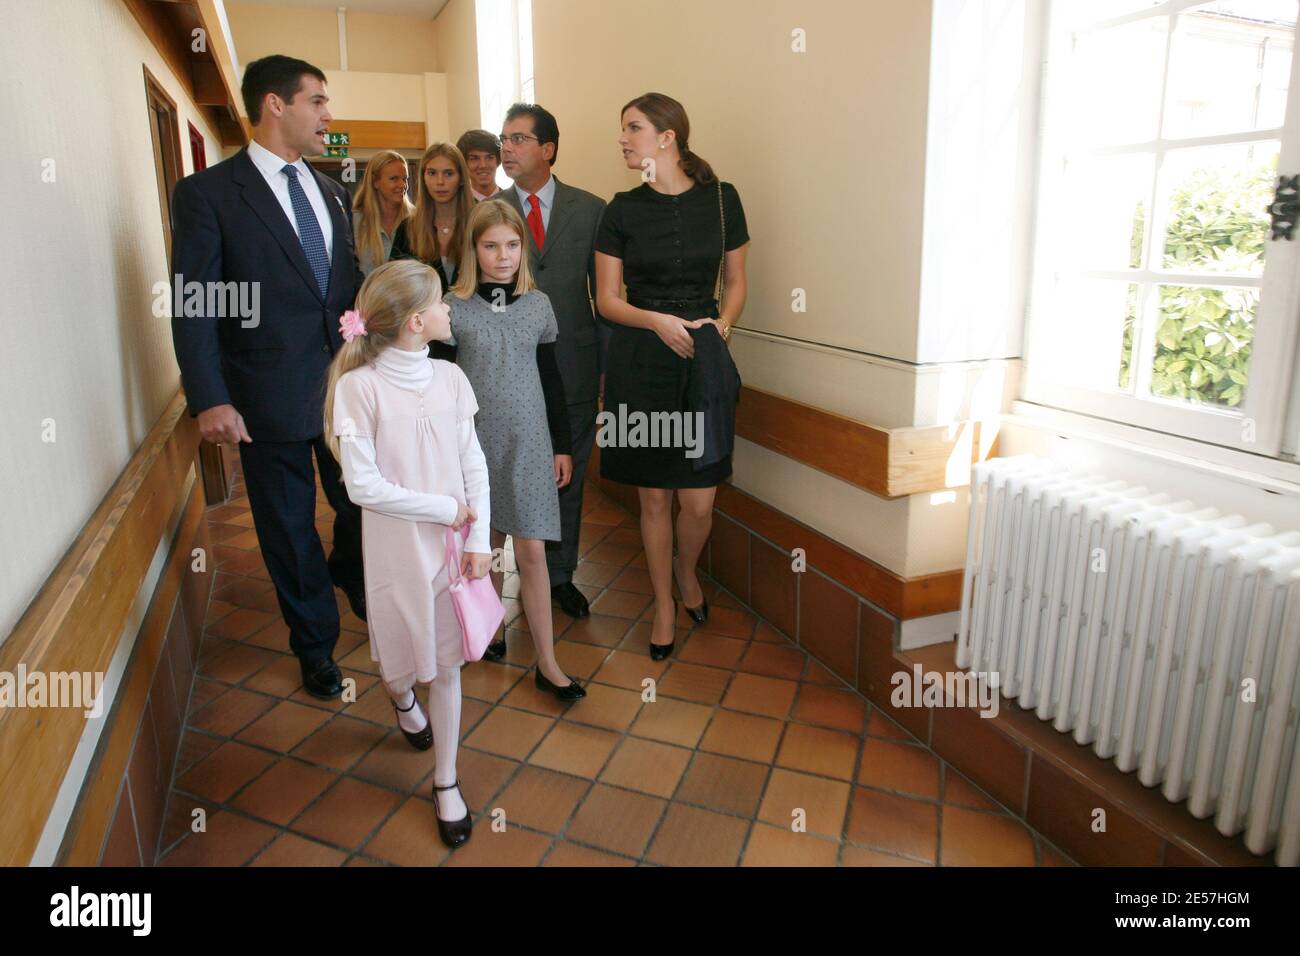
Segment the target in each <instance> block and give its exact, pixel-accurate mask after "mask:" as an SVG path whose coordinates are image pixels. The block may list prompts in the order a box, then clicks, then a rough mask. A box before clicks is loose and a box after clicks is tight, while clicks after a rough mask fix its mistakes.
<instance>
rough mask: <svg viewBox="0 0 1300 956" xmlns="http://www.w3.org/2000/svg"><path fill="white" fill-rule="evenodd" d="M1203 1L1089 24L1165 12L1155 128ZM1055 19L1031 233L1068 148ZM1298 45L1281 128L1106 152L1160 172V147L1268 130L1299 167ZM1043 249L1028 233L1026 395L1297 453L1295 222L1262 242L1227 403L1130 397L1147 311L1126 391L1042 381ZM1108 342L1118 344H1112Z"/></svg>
mask: <svg viewBox="0 0 1300 956" xmlns="http://www.w3.org/2000/svg"><path fill="white" fill-rule="evenodd" d="M1204 2H1205V0H1165V2H1163V3H1160V4H1159V5H1157V6H1153V7H1151V8H1149V9H1146V10H1142V11H1140V12H1138V13H1134V14H1128V15H1126V16H1121V17H1115V18H1112V19H1109V20H1106V21H1103V22H1102V23H1100V24H1095V25H1093V26H1094V28H1095V27H1111V26H1118V25H1121V24H1124V23H1127V22H1133V21H1137V20H1141V19H1147V18H1152V17H1161V16H1165V17H1170V24H1169V31H1168V35H1167V39H1166V49H1165V63H1166V68H1165V72H1164V78H1165V79H1164V81H1162V90H1161V98H1160V104H1161V105H1160V109H1161V124H1162V125H1161V126H1158V127H1157V130H1158V131H1160V132H1163V114H1164V109H1165V102H1166V96H1165V90H1164V89H1163V85H1164V83H1166V82H1167V80H1168V76H1169V69H1168V60H1169V45H1170V44H1171V43H1172V39H1173V37H1174V36H1175V31H1176V28H1177V20H1176V17H1177V15H1178V14H1179V13H1181V12H1183V11H1185V10H1187V9H1188V8H1191V7H1195V6H1198V5H1201V4H1203V3H1204ZM1063 19H1064V18H1063V16H1062V14H1061V11H1060V10H1059V4H1058V0H1050V9H1049V11H1048V16H1047V17H1046V18H1045V25H1044V36H1043V40H1042V50H1043V54H1044V55H1043V92H1042V100H1041V104H1042V105H1041V113H1040V151H1039V164H1038V170H1039V172H1038V193H1039V195H1038V197H1037V200H1036V202H1035V211H1034V213H1033V217H1034V222H1035V235H1036V236H1041V235H1045V234H1046V233H1045V231H1044V230H1048V229H1051V228H1053V226H1052V224H1051V222H1050V219H1049V217H1048V216H1047V213H1046V210H1047V209H1049V208H1050V201H1044V197H1045V196H1047V197H1050V195H1051V193H1050V191H1051V190H1052V189H1053V188H1054V187H1056V186H1057V178H1058V170H1059V169H1060V167H1061V164H1062V160H1063V159H1064V157H1065V155H1066V148H1065V141H1064V137H1063V135H1062V133H1061V127H1062V126H1064V125H1065V122H1064V120H1063V119H1062V118H1060V117H1055V116H1053V115H1052V114H1051V104H1052V102H1053V98H1054V96H1056V95H1060V94H1059V92H1058V87H1059V86H1060V83H1059V79H1058V77H1057V74H1058V73H1060V72H1061V69H1060V66H1059V65H1060V64H1061V63H1063V62H1064V58H1065V57H1066V56H1067V55H1068V52H1069V48H1070V47H1069V45H1070V43H1071V36H1072V34H1071V32H1070V30H1069V28H1068V27H1063V26H1062V25H1061V22H1062V20H1063ZM1297 47H1298V49H1297V55H1295V56H1294V57H1293V59H1292V76H1291V85H1290V87H1289V90H1288V95H1287V107H1286V119H1285V127H1284V130H1285V134H1284V131H1283V130H1273V131H1270V130H1256V131H1252V132H1250V133H1246V134H1233V135H1227V136H1215V137H1200V138H1196V139H1191V138H1189V139H1171V140H1166V139H1158V140H1155V141H1153V142H1150V143H1143V144H1130V145H1129V146H1127V147H1120V148H1115V149H1110V150H1107V151H1106V152H1120V151H1129V152H1139V151H1142V152H1156V153H1157V170H1158V168H1159V161H1160V159H1161V158H1162V157H1163V155H1164V153H1165V151H1167V150H1168V149H1173V148H1179V147H1186V146H1195V145H1212V144H1216V143H1234V142H1243V141H1245V142H1250V141H1256V140H1261V139H1270V138H1272V139H1279V140H1280V141H1281V153H1280V157H1279V173H1280V174H1283V175H1290V174H1294V173H1300V42H1298V43H1297ZM1099 152H1100V151H1099ZM1157 175H1158V173H1157ZM1154 181H1155V180H1153V182H1154ZM1154 199H1155V193H1154V192H1152V194H1151V195H1150V196H1149V197H1148V202H1147V208H1148V209H1149V210H1150V211H1151V214H1150V215H1149V217H1148V223H1147V227H1146V234H1145V236H1144V242H1145V243H1146V244H1147V246H1148V250H1147V256H1146V258H1145V259H1144V261H1145V262H1147V263H1148V265H1149V264H1151V262H1152V261H1153V260H1152V258H1151V254H1152V251H1151V249H1150V246H1151V244H1152V243H1156V242H1162V241H1163V238H1164V224H1163V216H1164V210H1162V209H1159V208H1157V207H1156V205H1155V202H1154ZM1044 248H1046V245H1045V244H1044V243H1039V242H1038V241H1037V239H1036V240H1035V242H1034V245H1033V249H1032V252H1031V256H1032V261H1033V266H1032V271H1031V276H1032V278H1031V290H1030V306H1029V309H1028V313H1027V320H1026V323H1025V340H1026V347H1025V350H1024V354H1025V358H1026V363H1025V375H1024V390H1023V394H1024V398H1025V400H1026V401H1028V402H1032V403H1034V404H1039V405H1044V406H1049V407H1055V408H1060V409H1063V410H1068V411H1072V412H1079V413H1082V414H1086V415H1092V416H1096V417H1100V418H1105V419H1109V420H1113V421H1117V422H1127V423H1130V424H1134V425H1138V426H1141V427H1144V428H1150V429H1155V430H1157V431H1161V432H1167V433H1169V434H1172V435H1179V436H1183V437H1187V438H1192V439H1196V440H1200V441H1206V442H1211V443H1213V444H1217V445H1223V446H1226V447H1230V448H1238V449H1241V450H1243V451H1247V452H1253V453H1255V454H1262V455H1267V456H1270V457H1275V456H1278V455H1279V454H1280V453H1283V452H1291V453H1294V452H1295V451H1297V447H1296V446H1297V445H1298V444H1300V421H1297V420H1296V419H1297V417H1300V374H1297V364H1298V361H1297V318H1296V317H1297V315H1300V230H1297V237H1296V240H1295V241H1291V242H1286V241H1279V242H1272V241H1270V242H1269V243H1268V246H1267V252H1266V258H1267V266H1266V268H1265V270H1264V277H1263V281H1262V284H1261V286H1260V303H1259V307H1258V309H1257V311H1256V317H1255V338H1254V341H1253V344H1252V352H1251V362H1250V382H1249V385H1248V386H1247V389H1246V394H1245V398H1244V400H1243V402H1242V403H1241V404H1240V405H1239V406H1237V407H1236V408H1231V409H1224V408H1218V407H1215V406H1208V405H1194V404H1191V403H1183V402H1178V401H1172V400H1165V399H1160V398H1154V397H1149V398H1138V397H1137V395H1138V394H1140V393H1139V391H1138V390H1139V389H1142V390H1145V388H1146V383H1147V377H1148V375H1149V369H1150V366H1151V361H1152V356H1153V354H1154V340H1155V334H1156V330H1157V328H1158V325H1159V323H1158V322H1153V321H1151V320H1150V319H1148V320H1146V321H1144V322H1142V323H1141V324H1140V325H1139V328H1138V330H1136V333H1137V334H1135V336H1134V342H1133V356H1132V359H1131V365H1130V367H1131V369H1132V374H1133V377H1134V379H1135V380H1136V381H1135V384H1134V388H1133V393H1132V394H1129V393H1124V392H1120V391H1119V390H1118V387H1116V389H1115V390H1113V391H1112V390H1105V391H1103V390H1093V389H1087V388H1082V387H1072V386H1067V385H1063V384H1061V383H1059V382H1055V381H1051V380H1049V379H1048V377H1047V376H1046V375H1043V374H1035V373H1036V363H1035V361H1034V351H1035V346H1037V347H1038V348H1040V349H1041V348H1050V347H1052V345H1053V342H1052V339H1053V334H1052V330H1051V329H1052V327H1051V321H1052V318H1053V316H1052V315H1050V314H1049V313H1048V312H1047V308H1048V306H1047V305H1046V303H1049V302H1050V301H1051V300H1050V290H1051V287H1052V285H1053V276H1052V274H1051V272H1050V271H1049V270H1050V268H1051V263H1048V262H1046V261H1045V259H1046V257H1045V256H1044V255H1043V254H1042V249H1044ZM1079 274H1081V275H1084V276H1088V277H1096V278H1116V279H1122V280H1123V281H1127V282H1141V281H1144V280H1145V281H1159V282H1162V283H1168V284H1190V285H1198V286H1206V285H1219V286H1226V285H1233V284H1241V283H1240V282H1234V281H1233V280H1232V279H1231V278H1226V277H1223V276H1219V275H1214V274H1206V273H1191V274H1188V273H1173V272H1167V271H1165V270H1157V269H1150V270H1146V271H1138V270H1129V271H1116V272H1105V273H1103V272H1097V271H1087V272H1080V273H1079ZM1152 291H1154V290H1152ZM1115 347H1116V349H1117V350H1118V348H1119V343H1118V342H1117V343H1116V346H1115ZM1040 354H1041V353H1040ZM1288 406H1290V407H1291V409H1292V410H1291V412H1290V418H1291V421H1290V422H1289V423H1288V422H1287V418H1288Z"/></svg>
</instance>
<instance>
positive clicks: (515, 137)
mask: <svg viewBox="0 0 1300 956" xmlns="http://www.w3.org/2000/svg"><path fill="white" fill-rule="evenodd" d="M530 139H537V137H536V136H533V135H532V134H531V133H502V134H501V142H503V143H504V142H505V141H506V140H510V142H512V143H514V144H515V145H516V146H522V145H524V143H526V142H527V141H528V140H530ZM537 142H539V143H540V142H541V140H540V139H537Z"/></svg>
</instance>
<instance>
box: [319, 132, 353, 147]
mask: <svg viewBox="0 0 1300 956" xmlns="http://www.w3.org/2000/svg"><path fill="white" fill-rule="evenodd" d="M325 145H326V146H348V145H350V144H349V143H348V134H347V133H326V134H325Z"/></svg>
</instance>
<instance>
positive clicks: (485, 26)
mask: <svg viewBox="0 0 1300 956" xmlns="http://www.w3.org/2000/svg"><path fill="white" fill-rule="evenodd" d="M475 29H476V31H477V33H478V87H479V114H480V120H479V121H480V123H481V124H482V126H483V129H485V130H488V131H489V132H492V133H499V132H501V126H502V124H503V123H504V122H505V116H506V110H508V109H509V108H510V106H511V104H513V103H535V102H536V100H535V99H534V98H533V97H534V89H533V7H532V0H477V3H476V5H475ZM506 37H509V38H510V42H509V43H505V42H502V40H503V38H506ZM497 185H498V186H500V187H501V188H502V189H507V188H509V187H510V185H511V182H510V179H509V177H508V176H506V174H505V170H503V169H502V168H500V167H497Z"/></svg>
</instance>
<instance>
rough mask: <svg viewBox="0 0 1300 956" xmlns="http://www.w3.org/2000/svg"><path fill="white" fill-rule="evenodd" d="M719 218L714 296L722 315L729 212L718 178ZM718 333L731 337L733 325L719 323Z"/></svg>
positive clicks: (723, 339) (723, 337) (725, 284)
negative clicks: (719, 236) (717, 258)
mask: <svg viewBox="0 0 1300 956" xmlns="http://www.w3.org/2000/svg"><path fill="white" fill-rule="evenodd" d="M718 219H719V220H720V221H721V222H722V258H721V259H720V260H718V281H717V283H716V284H715V285H714V289H713V297H714V298H715V299H717V300H718V316H719V318H721V316H722V297H723V295H724V294H725V293H726V290H727V214H726V213H725V212H723V209H722V180H721V179H719V180H718ZM718 333H719V334H720V335H721V336H722V341H724V342H725V341H727V339H729V338H731V327H730V326H728V327H727V328H726V329H723V327H722V324H721V323H719V324H718Z"/></svg>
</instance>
